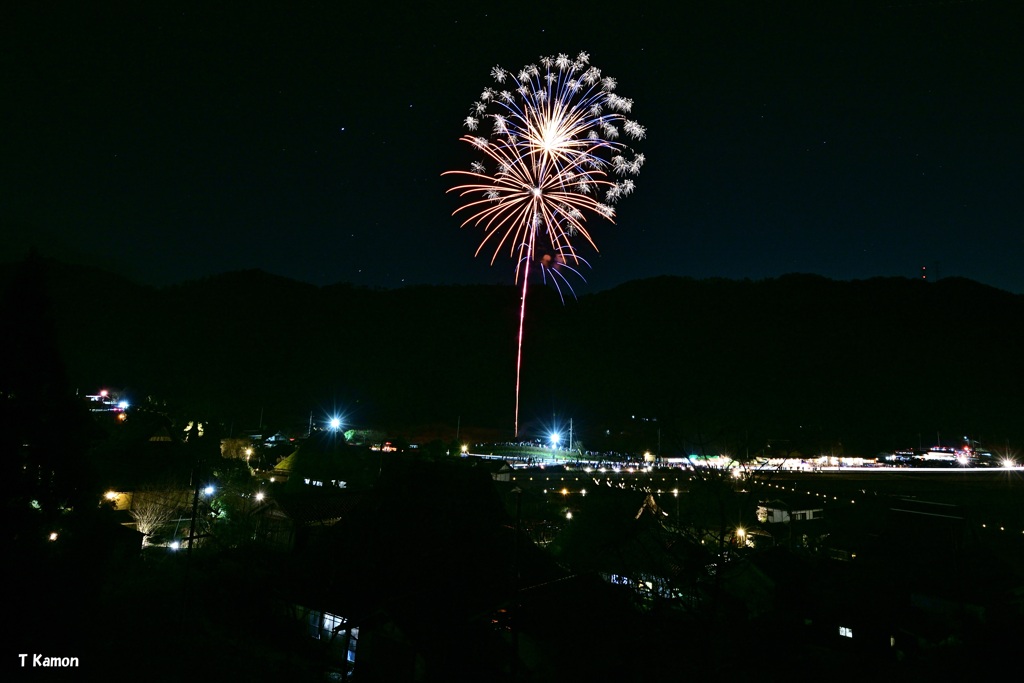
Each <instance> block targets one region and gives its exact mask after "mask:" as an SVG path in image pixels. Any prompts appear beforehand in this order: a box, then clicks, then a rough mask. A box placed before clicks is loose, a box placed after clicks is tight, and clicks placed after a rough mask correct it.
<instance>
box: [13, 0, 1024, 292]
mask: <svg viewBox="0 0 1024 683" xmlns="http://www.w3.org/2000/svg"><path fill="white" fill-rule="evenodd" d="M18 4H19V5H22V6H23V7H22V8H20V9H17V10H14V11H13V12H12V10H10V9H8V10H7V11H6V12H5V18H4V20H3V21H2V22H0V23H2V28H0V31H2V34H0V36H2V39H3V44H4V50H3V51H2V60H3V62H2V67H0V73H2V76H0V78H2V79H3V93H4V95H3V99H4V101H5V103H6V104H5V106H4V107H3V113H4V122H5V125H4V133H5V134H4V136H3V137H4V141H3V158H4V164H3V178H2V182H0V206H2V210H3V225H4V228H3V230H2V231H0V256H2V260H4V261H11V260H16V259H18V258H20V257H21V256H22V255H23V253H24V250H25V249H26V248H27V246H28V245H30V244H35V245H37V246H38V248H39V249H40V250H41V251H42V253H43V254H44V255H49V256H54V257H57V258H59V259H62V260H69V261H74V262H81V263H87V264H91V265H98V266H101V267H104V268H107V269H110V270H114V271H116V272H120V273H123V274H125V275H127V276H129V277H131V278H133V279H135V280H137V281H139V282H143V283H148V284H155V285H167V284H173V283H177V282H181V281H184V280H188V279H194V278H199V277H204V276H208V275H213V274H217V273H222V272H227V271H233V270H241V269H248V268H259V269H263V270H266V271H268V272H271V273H275V274H279V275H282V276H286V277H289V278H294V279H297V280H301V281H305V282H310V283H313V284H316V285H327V284H333V283H336V282H351V283H354V284H356V285H363V286H372V287H386V288H392V287H401V286H405V285H413V284H461V283H478V282H479V283H505V284H511V282H512V267H513V264H512V263H511V262H510V261H508V260H499V261H498V262H497V263H496V264H495V265H494V266H493V267H492V266H489V265H488V259H487V258H486V257H479V258H474V257H473V253H474V251H475V248H476V245H477V243H478V241H479V239H480V237H481V233H480V232H479V231H477V230H474V229H471V228H466V229H461V230H460V228H459V227H458V226H459V223H460V222H461V221H460V220H459V219H457V218H453V217H452V216H451V213H452V211H453V210H454V209H455V208H456V206H458V200H457V198H456V197H454V196H453V195H450V194H445V189H447V188H448V187H449V186H450V185H452V184H453V183H452V181H451V180H450V179H447V178H442V177H441V175H440V174H441V173H442V172H443V171H446V170H450V169H455V168H465V167H467V166H468V160H469V159H470V158H472V156H471V155H470V154H469V153H468V150H467V149H466V147H465V145H464V144H463V143H461V142H459V136H460V135H462V134H463V132H464V129H463V127H462V120H463V118H464V117H465V116H466V115H467V114H468V113H469V106H470V104H471V103H472V102H473V101H474V100H475V99H476V98H477V97H478V95H479V93H480V92H481V90H483V88H484V87H486V86H488V85H491V84H492V80H491V78H490V75H489V72H490V69H491V67H493V66H495V65H502V66H504V67H506V68H508V69H511V70H518V69H519V68H520V67H522V66H523V65H525V64H528V63H534V62H536V61H537V60H538V58H539V57H540V56H542V55H549V54H557V53H560V52H565V53H568V54H570V55H573V56H575V55H576V54H577V53H578V52H580V51H586V52H588V53H589V54H590V56H591V61H592V63H593V64H594V65H596V66H598V67H599V68H601V69H602V71H603V72H604V73H605V74H606V75H611V76H614V77H615V78H616V79H617V80H618V83H619V92H620V93H621V94H623V95H626V96H628V97H631V98H633V100H634V101H635V106H634V109H633V112H632V116H633V117H634V118H636V119H637V120H638V121H639V122H640V123H642V124H643V125H644V126H645V127H646V128H647V139H646V140H643V141H641V142H640V143H637V144H636V148H637V150H638V151H641V152H643V153H644V154H645V155H646V158H647V163H646V165H645V166H644V168H643V171H642V172H641V174H640V175H639V177H638V178H637V191H636V193H635V194H634V195H633V196H631V197H629V198H628V199H626V200H624V201H623V202H621V203H620V204H619V205H618V219H617V224H615V225H613V224H611V223H608V222H606V221H603V220H600V219H597V218H596V217H595V218H593V219H591V221H590V223H589V225H590V228H591V232H592V234H593V235H594V237H595V240H596V242H597V245H598V247H599V248H600V249H601V252H600V254H598V255H594V254H592V253H591V252H584V255H585V256H587V257H588V258H589V260H590V262H591V264H592V266H593V267H592V269H591V270H589V271H587V272H586V273H585V275H586V277H587V280H588V283H587V284H584V285H579V286H578V287H577V291H582V292H587V291H597V290H602V289H607V288H610V287H613V286H615V285H618V284H621V283H623V282H626V281H629V280H633V279H638V278H645V277H652V276H657V275H679V276H690V277H695V278H706V277H726V278H751V279H761V278H765V277H775V276H778V275H781V274H785V273H791V272H801V273H818V274H821V275H824V276H826V277H830V278H835V279H842V280H847V279H862V278H869V277H875V276H906V277H919V276H920V273H921V268H922V266H924V267H927V269H928V274H929V277H930V278H941V277H951V276H962V277H967V278H971V279H975V280H978V281H980V282H983V283H986V284H989V285H993V286H995V287H999V288H1002V289H1006V290H1009V291H1011V292H1015V293H1024V267H1022V266H1024V232H1022V230H1021V219H1022V217H1024V191H1022V190H1024V174H1022V170H1021V169H1022V166H1021V159H1022V158H1024V47H1022V43H1021V35H1022V28H1024V23H1022V21H1021V19H1022V10H1021V9H1020V3H1019V2H990V1H984V0H978V1H975V2H931V1H917V0H908V1H906V2H901V1H900V0H893V1H892V2H857V3H849V4H847V3H833V2H828V3H820V6H817V7H812V8H810V9H808V5H810V4H811V3H803V2H799V3H796V2H769V1H767V0H765V1H761V2H717V1H716V2H704V3H689V2H687V3H678V5H680V6H678V7H673V8H662V9H651V8H649V5H652V4H653V3H628V2H627V3H623V2H619V3H614V4H611V3H573V4H569V3H566V4H565V5H564V7H565V9H554V8H552V4H553V3H540V4H536V5H532V4H530V3H514V4H513V3H468V2H460V3H451V2H439V3H417V4H415V5H414V6H413V5H412V3H401V4H397V5H395V4H393V3H389V2H377V1H374V2H360V3H351V2H340V1H338V2H317V3H273V5H274V6H273V7H271V3H262V2H247V3H237V4H235V3H219V2H215V3H196V4H195V6H191V4H186V3H124V4H116V3H108V2H102V3H66V4H59V3H58V4H52V3H35V2H33V3H18ZM453 4H454V5H455V6H454V7H453ZM559 6H560V7H561V6H562V4H561V3H559ZM183 7H184V9H183ZM826 7H827V9H826ZM840 7H848V8H849V9H840ZM641 8H644V9H641Z"/></svg>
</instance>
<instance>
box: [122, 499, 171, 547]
mask: <svg viewBox="0 0 1024 683" xmlns="http://www.w3.org/2000/svg"><path fill="white" fill-rule="evenodd" d="M180 502H181V495H180V493H179V492H177V491H166V490H164V491H161V490H145V491H136V492H135V493H134V494H133V495H132V503H131V509H130V510H129V511H128V514H130V515H131V516H132V519H134V520H135V528H136V529H138V530H139V531H140V532H142V534H143V538H142V545H143V546H146V545H149V537H150V536H151V535H153V533H155V532H156V531H157V530H158V529H159V528H160V527H161V526H163V525H164V524H167V523H168V522H170V521H171V520H172V519H174V516H175V514H177V511H178V508H179V506H180Z"/></svg>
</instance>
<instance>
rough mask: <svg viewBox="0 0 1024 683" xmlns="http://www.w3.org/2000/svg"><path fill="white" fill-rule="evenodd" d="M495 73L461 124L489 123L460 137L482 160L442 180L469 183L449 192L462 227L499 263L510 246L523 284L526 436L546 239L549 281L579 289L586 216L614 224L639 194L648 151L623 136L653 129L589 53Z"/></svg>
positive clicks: (475, 126)
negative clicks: (528, 322) (528, 356)
mask: <svg viewBox="0 0 1024 683" xmlns="http://www.w3.org/2000/svg"><path fill="white" fill-rule="evenodd" d="M491 76H492V77H493V79H494V81H495V86H493V87H487V88H485V89H484V91H483V93H482V94H481V95H480V99H479V100H478V101H477V102H475V103H474V104H473V105H472V107H471V108H470V114H469V116H467V117H466V118H465V119H464V121H463V123H464V124H465V126H466V128H467V130H469V131H470V132H471V133H473V132H475V131H477V129H478V128H479V127H480V126H481V124H483V123H489V124H490V127H491V130H490V134H489V135H488V136H487V137H484V136H480V135H468V134H467V135H464V136H462V138H461V140H462V141H464V142H466V143H468V144H469V145H471V146H472V147H473V148H474V149H476V150H477V151H479V152H480V153H481V154H482V155H483V158H482V159H481V160H478V161H475V162H473V164H472V165H471V167H470V170H468V171H447V172H445V173H444V174H442V175H457V176H460V177H462V178H463V179H464V180H465V182H464V183H463V184H460V185H456V186H455V187H452V188H450V189H449V190H448V191H449V192H458V193H459V196H460V197H463V198H466V199H467V201H466V203H465V204H463V205H462V206H460V207H459V208H458V209H456V210H455V212H454V213H456V214H457V213H459V212H462V211H464V212H466V213H467V214H468V216H467V218H466V219H465V220H464V221H463V223H462V225H461V226H460V227H466V226H467V225H471V224H472V225H474V226H476V227H482V228H483V230H484V237H483V240H481V242H480V245H479V246H478V247H477V250H476V254H475V255H479V254H480V252H481V251H483V249H484V247H488V246H489V247H491V248H493V250H494V253H493V256H492V257H491V264H492V265H493V264H494V262H495V260H496V259H497V258H498V255H499V254H500V253H502V252H503V251H504V250H505V249H506V248H507V249H508V254H509V256H510V257H512V258H514V259H515V261H516V267H515V282H516V283H518V282H519V281H520V279H521V280H522V284H523V289H522V299H521V301H520V308H519V339H518V351H517V355H516V413H515V433H516V435H517V436H518V434H519V378H520V369H521V367H522V357H523V324H524V321H525V319H526V289H527V282H528V280H529V274H530V264H531V262H532V261H533V260H534V259H535V258H536V257H537V248H538V244H537V243H538V239H540V241H541V242H542V243H543V244H545V245H546V248H549V249H550V251H551V252H552V254H554V257H555V259H556V260H554V261H551V262H550V263H553V264H555V265H554V267H552V266H549V265H547V264H546V263H545V262H544V261H541V262H540V264H539V267H540V268H541V272H542V273H543V274H544V279H545V281H546V280H547V275H548V273H550V274H551V276H552V282H553V283H554V285H555V286H556V287H557V288H558V291H559V294H561V291H562V290H561V285H560V284H559V281H561V282H562V283H564V284H565V285H567V286H568V287H569V290H570V291H572V287H571V285H569V282H568V280H567V279H566V277H565V275H563V274H562V273H561V272H559V266H561V267H564V268H565V269H566V270H569V271H570V272H573V273H576V274H577V275H579V274H580V273H579V270H578V267H579V266H580V264H583V265H588V264H587V262H586V260H585V259H583V258H582V257H581V256H579V254H578V253H577V251H576V245H575V241H576V240H577V238H582V240H583V241H584V242H586V243H587V244H589V245H590V246H591V247H592V248H593V249H594V250H595V251H597V245H596V244H595V243H594V240H593V238H591V236H590V233H589V232H588V231H587V228H586V220H587V215H588V214H596V215H597V216H600V217H602V218H605V219H607V220H609V221H611V222H614V218H615V209H614V207H613V205H614V204H615V203H616V202H617V201H618V200H619V199H622V198H623V197H626V196H629V195H630V194H632V192H633V190H634V189H635V184H634V182H633V180H632V178H631V177H630V176H635V175H637V174H638V173H639V172H640V167H641V166H643V163H644V156H643V155H642V154H635V153H633V152H632V150H631V149H630V148H629V147H628V146H627V145H625V144H623V143H621V142H619V141H618V139H619V137H620V136H621V135H622V134H625V135H626V136H627V137H629V138H631V139H633V140H639V139H642V138H644V137H645V134H646V131H645V130H644V127H643V126H641V125H640V124H638V123H637V122H636V121H633V120H631V119H628V118H626V114H628V113H629V112H630V111H631V109H632V106H633V101H632V100H631V99H629V98H627V97H622V96H620V95H618V94H616V93H615V87H616V81H615V79H614V78H610V77H602V75H601V71H600V70H599V69H597V68H596V67H594V66H591V65H590V57H589V55H587V53H585V52H581V53H580V54H579V55H578V56H577V57H576V58H575V59H570V58H569V57H568V56H567V55H565V54H560V55H558V56H556V57H542V58H541V59H540V61H539V65H537V64H531V65H528V66H525V67H523V69H521V70H520V71H519V72H518V73H517V74H513V73H511V72H509V71H506V70H505V69H503V68H502V67H500V66H496V67H494V68H493V69H491ZM506 82H507V86H506ZM627 155H630V157H629V158H627ZM453 215H454V214H453ZM548 256H550V255H548ZM581 277H582V276H581Z"/></svg>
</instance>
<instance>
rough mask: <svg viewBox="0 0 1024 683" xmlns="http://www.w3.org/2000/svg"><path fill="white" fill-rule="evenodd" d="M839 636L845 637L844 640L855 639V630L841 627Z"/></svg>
mask: <svg viewBox="0 0 1024 683" xmlns="http://www.w3.org/2000/svg"><path fill="white" fill-rule="evenodd" d="M839 635H841V636H843V637H844V638H853V629H852V628H850V627H848V626H840V627H839Z"/></svg>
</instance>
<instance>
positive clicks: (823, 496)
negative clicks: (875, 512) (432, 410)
mask: <svg viewBox="0 0 1024 683" xmlns="http://www.w3.org/2000/svg"><path fill="white" fill-rule="evenodd" d="M689 478H690V479H693V478H694V476H691V477H689ZM701 479H705V480H706V477H701ZM513 480H515V477H513ZM550 480H551V477H550V476H548V477H545V481H550ZM560 480H561V481H565V477H561V478H560ZM573 480H574V481H579V477H574V478H573ZM661 480H662V481H666V480H667V477H662V478H661ZM530 481H533V477H530ZM593 481H594V483H595V484H597V485H598V486H600V485H602V484H607V485H608V487H609V488H611V487H612V481H611V480H610V479H606V480H605V481H603V482H602V481H600V480H598V479H596V478H595V479H594V480H593ZM675 481H678V477H676V478H675ZM754 482H755V483H758V484H761V485H762V486H768V487H771V488H777V489H779V490H782V491H793V492H794V493H798V492H799V491H798V490H797V488H796V487H795V486H791V487H786V486H783V485H781V484H770V483H767V482H760V481H757V480H756V479H755V480H754ZM619 486H620V487H624V486H625V482H619ZM630 488H631V489H633V490H637V485H636V484H635V483H634V484H631V485H630ZM641 490H643V491H645V492H647V493H654V494H656V495H663V494H667V493H671V494H672V495H673V496H676V497H678V496H679V489H678V488H675V489H672V490H671V491H662V490H661V489H657V490H654V491H652V490H651V489H650V488H648V487H644V488H642V489H641ZM544 493H545V494H546V493H548V490H547V489H544ZM557 493H561V494H562V495H563V496H567V495H569V494H571V493H575V492H574V491H570V490H569V489H568V488H565V487H563V488H562V489H561V490H560V491H557ZM579 493H580V495H583V496H586V495H587V490H586V489H580V491H579ZM805 493H806V494H807V495H809V496H815V497H818V498H821V499H823V500H826V501H827V500H828V499H829V498H830V497H831V499H832V500H834V501H838V500H839V497H838V496H834V495H833V496H829V495H828V494H826V493H815V492H813V491H806V490H805ZM856 503H857V501H856V500H854V499H852V498H851V499H850V504H851V505H856ZM566 517H567V518H568V519H572V513H567V515H566ZM981 528H982V529H988V524H982V525H981ZM993 528H995V527H993ZM999 530H1000V531H1005V530H1006V527H1005V526H1000V527H999ZM1021 534H1024V530H1022V531H1021Z"/></svg>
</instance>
